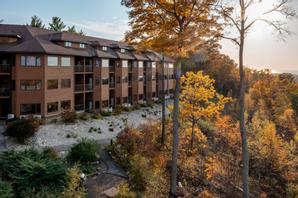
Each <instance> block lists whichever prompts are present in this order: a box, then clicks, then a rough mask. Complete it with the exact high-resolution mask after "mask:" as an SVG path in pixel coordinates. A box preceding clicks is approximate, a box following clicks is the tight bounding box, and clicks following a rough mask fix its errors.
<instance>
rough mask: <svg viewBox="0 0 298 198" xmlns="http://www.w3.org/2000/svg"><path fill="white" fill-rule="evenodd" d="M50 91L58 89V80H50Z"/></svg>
mask: <svg viewBox="0 0 298 198" xmlns="http://www.w3.org/2000/svg"><path fill="white" fill-rule="evenodd" d="M48 89H58V80H48Z"/></svg>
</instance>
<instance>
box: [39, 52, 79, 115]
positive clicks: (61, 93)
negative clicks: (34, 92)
mask: <svg viewBox="0 0 298 198" xmlns="http://www.w3.org/2000/svg"><path fill="white" fill-rule="evenodd" d="M45 57H47V56H45ZM44 65H45V68H44V74H45V75H44V82H45V83H44V84H43V87H44V90H45V95H44V104H45V105H44V109H43V110H44V112H45V114H44V116H45V117H50V116H54V115H59V114H60V113H61V111H62V109H61V101H67V100H70V101H71V109H74V67H73V66H74V57H71V66H70V67H61V66H58V67H49V66H47V61H46V63H45V64H44ZM59 65H61V64H60V58H59ZM62 79H70V80H71V87H70V88H62V87H61V81H62ZM48 80H58V89H53V90H49V89H48V87H47V83H48ZM51 102H58V104H59V105H58V111H57V112H52V113H50V112H47V104H48V103H51Z"/></svg>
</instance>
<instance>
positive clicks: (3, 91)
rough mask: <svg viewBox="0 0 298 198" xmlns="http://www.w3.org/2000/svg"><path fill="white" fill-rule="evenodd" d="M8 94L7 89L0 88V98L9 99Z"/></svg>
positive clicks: (8, 90)
mask: <svg viewBox="0 0 298 198" xmlns="http://www.w3.org/2000/svg"><path fill="white" fill-rule="evenodd" d="M10 92H11V91H10V89H9V88H0V97H10Z"/></svg>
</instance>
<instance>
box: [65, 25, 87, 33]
mask: <svg viewBox="0 0 298 198" xmlns="http://www.w3.org/2000/svg"><path fill="white" fill-rule="evenodd" d="M67 32H70V33H75V34H79V35H85V33H84V32H83V30H80V31H77V30H76V27H75V26H74V25H73V26H68V28H67Z"/></svg>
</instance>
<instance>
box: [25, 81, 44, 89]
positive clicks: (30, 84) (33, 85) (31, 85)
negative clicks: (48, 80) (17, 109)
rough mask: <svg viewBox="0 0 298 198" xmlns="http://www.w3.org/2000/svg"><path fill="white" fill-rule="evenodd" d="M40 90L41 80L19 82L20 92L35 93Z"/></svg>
mask: <svg viewBox="0 0 298 198" xmlns="http://www.w3.org/2000/svg"><path fill="white" fill-rule="evenodd" d="M40 89H41V80H21V90H22V91H37V90H40Z"/></svg>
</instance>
